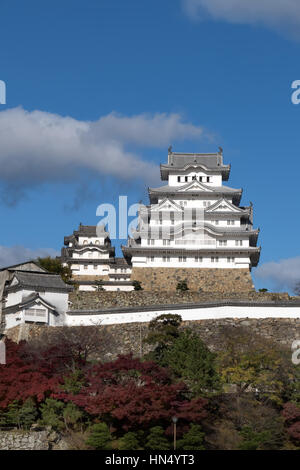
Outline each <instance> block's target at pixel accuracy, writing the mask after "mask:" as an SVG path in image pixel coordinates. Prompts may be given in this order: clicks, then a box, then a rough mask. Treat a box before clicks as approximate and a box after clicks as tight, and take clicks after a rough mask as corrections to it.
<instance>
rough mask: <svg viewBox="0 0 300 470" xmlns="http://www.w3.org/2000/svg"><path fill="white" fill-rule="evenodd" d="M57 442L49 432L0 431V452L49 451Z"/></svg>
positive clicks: (54, 436)
mask: <svg viewBox="0 0 300 470" xmlns="http://www.w3.org/2000/svg"><path fill="white" fill-rule="evenodd" d="M57 440H58V435H57V434H56V433H55V432H52V431H51V430H43V431H17V430H13V431H0V450H50V449H52V448H53V447H54V446H55V442H57Z"/></svg>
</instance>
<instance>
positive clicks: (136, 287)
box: [132, 281, 143, 290]
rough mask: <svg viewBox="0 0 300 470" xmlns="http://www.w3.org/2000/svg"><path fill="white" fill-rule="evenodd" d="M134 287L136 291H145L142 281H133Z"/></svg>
mask: <svg viewBox="0 0 300 470" xmlns="http://www.w3.org/2000/svg"><path fill="white" fill-rule="evenodd" d="M132 285H133V287H134V290H143V288H142V284H141V282H140V281H132Z"/></svg>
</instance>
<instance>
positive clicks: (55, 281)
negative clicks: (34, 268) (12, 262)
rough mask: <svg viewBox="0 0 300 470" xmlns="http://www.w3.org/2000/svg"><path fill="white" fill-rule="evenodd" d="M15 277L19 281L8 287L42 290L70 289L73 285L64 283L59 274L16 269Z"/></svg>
mask: <svg viewBox="0 0 300 470" xmlns="http://www.w3.org/2000/svg"><path fill="white" fill-rule="evenodd" d="M15 277H16V278H17V280H18V281H19V283H18V284H17V285H16V286H9V287H8V288H7V289H8V290H9V289H11V288H15V287H16V288H17V287H24V288H26V287H27V288H32V289H41V290H43V289H44V290H47V289H51V290H57V291H66V292H67V291H69V290H72V288H71V286H68V285H67V284H65V283H64V281H63V280H62V278H61V277H60V276H59V275H58V274H47V273H46V274H44V273H33V272H27V271H26V272H25V271H16V272H15Z"/></svg>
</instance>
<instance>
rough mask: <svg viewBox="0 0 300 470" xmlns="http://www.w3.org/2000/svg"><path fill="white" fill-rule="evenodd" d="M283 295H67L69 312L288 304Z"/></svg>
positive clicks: (253, 293) (286, 295)
mask: <svg viewBox="0 0 300 470" xmlns="http://www.w3.org/2000/svg"><path fill="white" fill-rule="evenodd" d="M293 299H295V298H294V297H289V295H288V294H287V293H273V292H255V291H248V292H233V293H230V292H221V291H218V292H193V291H185V292H180V291H174V292H167V291H160V292H159V291H151V292H149V291H144V290H141V291H131V292H122V291H119V292H107V291H99V292H87V291H75V292H71V293H70V294H69V300H70V302H71V305H70V310H99V309H100V310H102V311H104V310H106V309H109V308H116V307H146V306H156V305H174V304H193V303H201V302H214V301H218V300H232V301H234V300H245V301H258V302H264V301H272V302H274V301H275V302H277V301H285V302H286V301H289V302H292V301H293Z"/></svg>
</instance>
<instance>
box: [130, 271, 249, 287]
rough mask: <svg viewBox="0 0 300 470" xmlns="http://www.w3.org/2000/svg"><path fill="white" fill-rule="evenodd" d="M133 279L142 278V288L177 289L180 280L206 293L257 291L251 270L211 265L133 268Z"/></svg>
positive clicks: (139, 279) (138, 279)
mask: <svg viewBox="0 0 300 470" xmlns="http://www.w3.org/2000/svg"><path fill="white" fill-rule="evenodd" d="M131 280H133V281H134V280H136V281H140V282H141V284H142V287H143V289H145V290H147V291H149V290H159V291H174V290H176V286H177V284H178V282H179V281H186V282H187V285H188V287H189V289H190V290H193V291H196V292H197V291H199V290H201V291H203V292H249V291H252V290H254V285H253V281H252V278H251V274H250V271H249V270H248V269H222V268H220V269H210V268H199V269H198V268H189V269H187V268H136V267H134V268H132V273H131Z"/></svg>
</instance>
